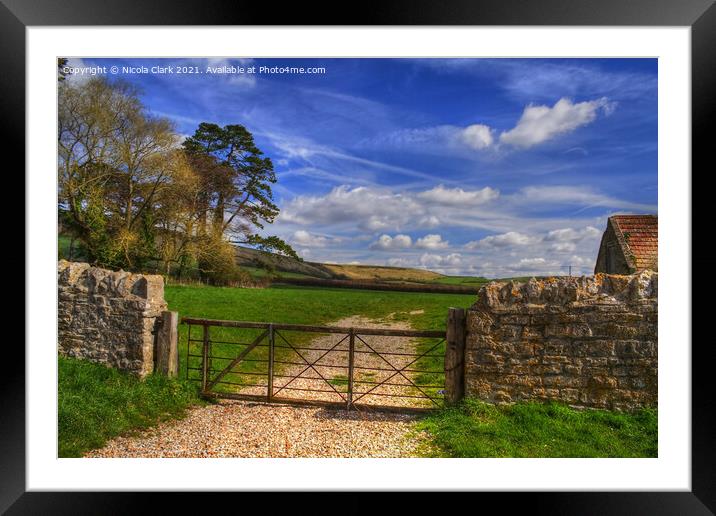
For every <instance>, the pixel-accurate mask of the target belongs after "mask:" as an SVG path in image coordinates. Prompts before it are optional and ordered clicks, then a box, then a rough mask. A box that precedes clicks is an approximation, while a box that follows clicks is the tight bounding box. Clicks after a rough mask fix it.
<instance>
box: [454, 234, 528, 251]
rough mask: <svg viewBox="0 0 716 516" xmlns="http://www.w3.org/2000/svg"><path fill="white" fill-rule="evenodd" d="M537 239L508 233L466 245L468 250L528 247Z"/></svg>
mask: <svg viewBox="0 0 716 516" xmlns="http://www.w3.org/2000/svg"><path fill="white" fill-rule="evenodd" d="M535 240H536V239H535V237H531V236H529V235H525V234H523V233H518V232H516V231H508V232H507V233H503V234H501V235H491V236H488V237H485V238H483V239H482V240H473V241H472V242H468V243H467V244H465V248H466V249H481V248H488V249H489V248H503V247H511V246H520V245H528V244H531V243H534V242H535Z"/></svg>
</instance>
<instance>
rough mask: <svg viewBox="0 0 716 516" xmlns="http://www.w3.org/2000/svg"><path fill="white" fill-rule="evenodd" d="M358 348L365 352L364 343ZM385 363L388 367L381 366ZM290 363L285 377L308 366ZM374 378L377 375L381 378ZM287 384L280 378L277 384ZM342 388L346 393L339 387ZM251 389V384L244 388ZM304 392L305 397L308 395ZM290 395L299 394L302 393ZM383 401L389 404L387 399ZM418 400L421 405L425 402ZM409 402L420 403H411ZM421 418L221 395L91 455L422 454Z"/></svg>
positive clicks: (394, 342) (358, 322) (373, 359)
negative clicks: (418, 427)
mask: <svg viewBox="0 0 716 516" xmlns="http://www.w3.org/2000/svg"><path fill="white" fill-rule="evenodd" d="M332 325H335V326H345V327H363V328H366V327H378V326H380V327H392V328H409V326H408V325H407V324H405V323H396V322H392V323H386V322H385V321H381V322H379V323H378V322H375V321H370V320H368V319H365V318H362V317H350V318H346V319H342V320H340V321H337V322H336V323H333V324H332ZM369 339H370V340H368V339H366V341H367V342H368V344H369V345H370V346H371V347H373V348H374V349H376V350H378V349H381V350H386V349H390V350H391V351H392V352H414V349H415V348H414V344H413V343H412V342H411V341H410V339H406V338H394V337H374V336H371V337H369ZM381 339H390V340H381ZM335 342H337V340H336V336H335V335H328V336H319V337H317V338H315V339H313V341H312V343H311V347H316V348H326V347H331V346H332V345H333V344H335ZM376 346H377V347H376ZM343 349H344V350H345V349H347V348H343ZM356 349H359V348H358V346H356ZM361 349H363V348H361ZM305 353H307V354H304V356H306V358H308V359H309V360H311V359H312V358H314V359H315V358H316V357H317V356H320V353H323V352H319V351H316V350H305ZM316 353H319V354H318V355H315V354H316ZM341 355H347V354H346V353H345V351H342V352H341V351H340V350H339V349H338V348H336V351H333V352H331V353H329V354H327V355H326V356H325V358H324V359H322V360H321V361H320V364H322V365H323V366H324V367H319V366H316V369H317V370H318V371H319V372H321V374H322V375H324V376H326V377H327V378H336V374H337V373H336V371H339V369H337V368H331V367H326V366H329V365H332V364H334V363H335V364H340V365H342V364H345V356H344V357H341ZM356 356H357V358H356V365H358V364H359V363H360V364H361V365H363V366H365V367H374V366H379V367H387V364H386V363H385V362H384V361H383V360H382V359H380V357H377V356H375V355H373V354H372V353H363V354H360V355H359V354H356ZM358 356H360V359H359V358H358ZM411 359H412V358H411ZM404 360H407V359H406V358H404V357H400V356H396V357H390V361H391V363H393V365H395V366H396V367H398V368H399V367H400V366H401V364H402V363H403V361H404ZM311 361H312V360H311ZM380 362H382V364H383V366H380V365H379V363H380ZM290 367H291V368H292V369H290V370H284V373H285V374H287V375H289V374H296V373H297V372H300V370H301V369H303V367H298V366H290ZM293 368H297V369H298V370H294V369H293ZM331 371H332V372H331ZM340 372H341V371H339V373H340ZM373 374H375V373H373ZM386 374H389V373H386ZM313 376H316V375H313ZM360 378H365V375H363V376H361V375H360V374H357V375H356V379H360ZM371 378H372V380H375V376H373V377H371ZM394 380H395V379H394ZM286 381H288V380H285V381H284V382H280V383H277V386H280V385H283V384H284V383H285V382H286ZM319 381H320V382H322V383H323V385H324V386H327V384H326V383H325V382H324V381H323V380H311V379H308V380H305V379H298V380H295V381H294V382H293V383H292V384H291V386H296V387H297V388H311V389H314V388H317V387H316V385H315V383H316V382H319ZM378 381H380V379H378ZM396 383H400V381H396ZM309 384H311V385H310V387H308V385H309ZM337 388H339V390H340V385H337ZM368 388H369V387H368ZM380 389H382V391H381V392H388V393H389V392H395V390H396V389H397V390H401V391H402V392H405V390H404V389H405V387H400V386H383V387H381V388H380ZM249 391H250V389H245V390H244V391H242V392H249ZM289 392H295V393H300V392H301V391H287V390H284V391H282V393H281V394H282V395H284V394H286V393H289ZM305 394H306V393H303V396H302V397H304V398H305V397H306V396H305ZM288 396H294V397H297V396H296V394H292V395H287V396H286V397H288ZM310 398H311V399H330V400H332V401H335V400H337V399H340V397H339V396H338V395H337V394H336V393H335V392H330V393H310ZM369 398H370V396H368V397H366V398H364V399H363V401H367V399H369ZM376 399H377V397H376ZM381 399H382V400H383V403H385V400H386V398H381ZM395 400H399V398H392V399H390V401H391V404H398V403H396V402H395ZM417 401H418V402H420V403H422V401H421V400H417ZM404 402H405V403H408V404H409V405H412V406H415V405H416V403H415V402H413V401H411V400H407V401H405V400H404ZM416 418H417V416H415V415H408V414H394V413H381V412H375V411H367V410H363V411H355V410H354V411H350V412H348V411H346V410H341V409H329V408H318V407H303V406H295V405H286V404H275V403H274V404H265V403H259V402H251V401H238V400H221V401H220V402H218V403H216V404H211V405H207V406H203V407H194V408H192V409H190V410H189V412H188V415H187V417H186V418H184V419H182V420H178V421H171V422H167V423H162V424H160V425H159V426H157V427H155V428H152V429H149V430H147V431H144V432H141V433H140V434H138V435H136V436H126V437H118V438H116V439H114V440H112V441H110V442H109V443H108V444H107V445H106V446H105V447H104V448H101V449H98V450H94V451H91V452H89V453H88V454H86V457H414V456H417V449H418V447H419V446H421V445H424V444H425V443H426V436H425V435H422V434H418V433H416V432H415V431H414V430H413V427H414V421H415V420H416Z"/></svg>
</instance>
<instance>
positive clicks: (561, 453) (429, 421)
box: [417, 399, 658, 457]
mask: <svg viewBox="0 0 716 516" xmlns="http://www.w3.org/2000/svg"><path fill="white" fill-rule="evenodd" d="M657 421H658V419H657V412H656V410H651V409H644V410H641V411H639V412H636V413H634V414H623V413H617V412H610V411H605V410H576V409H572V408H569V407H567V406H565V405H562V404H558V403H548V404H541V403H516V404H514V405H501V406H495V405H491V404H488V403H484V402H481V401H477V400H474V399H466V400H464V401H463V402H462V403H461V404H460V405H459V406H457V407H453V408H445V409H441V410H439V411H437V412H435V413H434V414H432V415H430V416H428V417H426V418H424V419H422V420H421V421H420V422H419V423H418V425H417V429H418V430H423V431H426V432H427V433H428V434H429V435H430V436H431V442H430V445H429V446H427V447H426V449H425V450H424V454H425V455H426V456H431V457H656V456H657V454H658V434H657Z"/></svg>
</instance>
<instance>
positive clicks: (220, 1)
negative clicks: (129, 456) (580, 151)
mask: <svg viewBox="0 0 716 516" xmlns="http://www.w3.org/2000/svg"><path fill="white" fill-rule="evenodd" d="M278 5H279V4H273V3H268V2H263V3H262V2H253V3H248V2H246V1H244V0H233V1H228V0H214V1H210V2H196V1H191V0H154V1H149V0H144V1H142V0H124V1H116V0H105V1H103V2H92V1H91V0H64V1H62V2H57V1H54V0H0V56H1V58H0V67H1V69H2V75H1V76H0V114H2V121H3V124H2V125H3V126H5V127H6V128H8V127H11V128H12V130H8V131H6V134H5V138H4V139H3V146H4V147H5V148H6V149H21V148H23V147H24V138H25V130H24V128H25V109H24V107H25V29H26V27H28V26H40V25H42V26H64V25H74V26H78V25H79V26H82V25H175V26H177V25H191V26H197V25H289V24H290V25H502V26H506V25H516V26H524V25H553V26H559V25H574V26H590V25H607V26H627V25H628V26H688V27H691V45H692V47H691V48H692V56H691V70H692V170H693V171H688V170H687V171H684V174H686V175H688V174H689V173H690V174H691V175H690V178H691V181H692V183H693V182H695V180H696V179H697V178H701V177H702V176H704V175H705V174H707V173H713V170H716V166H715V159H714V152H713V150H712V147H713V144H712V143H711V139H710V138H709V136H710V135H709V131H708V126H709V125H710V123H711V120H713V119H714V115H715V114H716V110H715V109H714V108H715V106H716V94H715V93H714V92H716V58H715V55H716V6H714V0H681V1H679V0H672V1H669V0H623V1H619V0H541V1H537V0H532V1H530V0H527V1H525V0H480V1H476V0H451V1H448V2H438V1H435V0H432V1H431V0H400V1H391V2H388V1H382V2H380V1H371V0H368V1H364V2H362V3H360V4H356V8H355V9H354V10H349V9H346V5H343V4H342V3H340V2H335V3H333V4H331V6H323V5H321V4H313V5H306V4H305V3H281V4H280V7H279V6H278ZM14 154H15V155H19V157H20V162H19V163H18V165H17V167H18V169H19V167H23V166H24V156H23V154H22V153H18V152H14ZM696 171H699V173H695V172H696ZM711 204H713V201H711V199H710V191H709V189H708V188H704V187H701V188H693V184H692V228H691V230H692V236H693V235H700V236H701V237H700V238H693V239H692V242H693V244H692V249H691V251H692V270H693V271H712V270H713V265H714V264H715V262H716V258H715V257H714V255H713V254H711V255H709V254H707V253H706V251H705V249H706V245H707V242H708V240H709V239H708V236H707V235H710V232H707V224H708V223H709V222H710V221H711V220H713V215H711V214H709V213H708V212H707V211H706V210H708V208H709V207H710V205H711ZM685 230H686V228H685ZM698 251H700V253H699V252H698ZM25 272H26V274H27V273H28V271H27V270H26V271H25ZM684 281H689V282H691V281H692V279H691V278H690V277H684ZM703 281H705V282H708V281H709V280H708V278H705V279H704V280H703ZM692 284H693V283H692ZM709 291H710V289H709V288H708V285H706V286H704V285H700V286H699V287H698V288H696V286H694V288H693V289H692V299H691V300H689V299H685V300H683V301H684V302H685V303H692V304H691V306H692V321H693V323H692V327H693V329H694V330H695V329H696V328H697V327H702V326H703V322H702V321H705V320H708V317H709V315H710V314H709V312H707V310H708V309H709V304H708V303H707V301H706V300H705V299H701V298H705V296H706V295H708V294H709ZM696 336H697V332H693V335H692V343H693V346H692V443H691V444H692V457H691V464H692V477H691V478H692V490H691V491H690V492H618V493H615V492H609V493H599V492H585V493H519V494H518V493H509V494H506V493H503V494H498V493H485V494H482V495H481V496H482V497H485V498H499V500H498V501H499V502H500V503H501V504H505V503H506V502H507V506H510V507H512V506H514V504H515V503H520V504H521V503H526V504H529V505H530V512H532V513H540V514H630V515H631V514H713V511H715V510H716V489H714V486H715V485H716V480H715V479H716V467H715V466H714V465H715V464H716V454H715V453H714V449H715V448H716V439H715V437H716V426H715V425H714V414H715V413H716V407H715V404H714V396H713V392H714V389H713V385H712V382H711V377H712V375H713V373H712V369H713V366H712V364H713V363H714V345H713V343H712V342H711V340H712V339H709V338H706V339H697V338H696ZM688 345H689V343H683V346H684V348H685V349H688V347H687V346H688ZM13 352H14V353H16V354H17V356H16V357H12V358H7V356H8V355H7V354H4V356H5V364H6V365H5V368H4V369H5V371H4V374H3V375H2V381H3V388H2V391H0V396H1V397H2V407H3V410H2V415H1V416H0V511H5V510H7V513H8V514H65V513H68V514H70V513H71V514H115V513H123V514H126V513H128V512H130V511H133V510H138V512H143V511H142V510H139V509H141V508H146V509H148V508H149V507H148V506H147V505H146V504H147V500H146V498H147V497H149V496H152V497H154V496H163V495H160V494H152V495H150V494H137V493H70V492H53V493H40V492H26V489H25V473H26V468H25V382H24V379H25V359H24V350H23V349H22V348H21V347H19V346H15V347H14V349H13ZM10 364H12V365H10ZM171 496H172V500H173V502H174V503H178V504H182V505H184V504H186V503H187V501H188V498H187V496H186V493H172V494H171ZM242 496H243V495H242ZM304 496H306V494H299V493H294V494H293V495H292V498H291V501H286V502H283V503H285V504H286V507H289V506H294V507H299V506H301V505H302V504H303V503H304V502H303V501H302V499H303V498H304ZM350 496H351V497H352V498H353V500H352V501H351V502H350V503H347V504H346V507H352V508H353V509H354V510H357V509H358V507H359V505H364V504H363V503H359V502H358V498H357V497H358V496H359V495H357V494H352V495H350ZM272 499H273V500H275V501H274V502H273V503H274V505H273V509H272V511H271V512H274V511H275V510H278V509H279V507H280V504H279V505H276V503H278V501H277V499H275V498H272ZM421 499H422V497H421V496H420V495H418V494H416V495H414V496H413V498H412V500H413V502H416V503H418V504H421V503H422V502H421ZM452 503H460V502H452ZM480 503H483V502H480ZM503 507H505V506H503ZM384 508H385V509H388V510H389V509H391V507H390V504H385V505H384ZM477 508H478V507H477V506H475V509H476V510H477ZM364 510H365V507H364ZM314 512H315V511H314Z"/></svg>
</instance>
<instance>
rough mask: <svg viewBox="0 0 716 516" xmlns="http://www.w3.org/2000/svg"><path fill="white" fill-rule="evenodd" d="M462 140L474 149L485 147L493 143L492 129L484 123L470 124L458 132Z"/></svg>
mask: <svg viewBox="0 0 716 516" xmlns="http://www.w3.org/2000/svg"><path fill="white" fill-rule="evenodd" d="M459 134H460V139H461V140H462V142H463V143H464V144H465V145H467V146H468V147H470V148H473V149H475V150H482V149H486V148H488V147H489V146H491V145H492V143H493V138H492V129H491V128H490V127H489V126H487V125H484V124H472V125H469V126H467V127H466V128H465V129H463V130H462V131H461V132H460V133H459Z"/></svg>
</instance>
